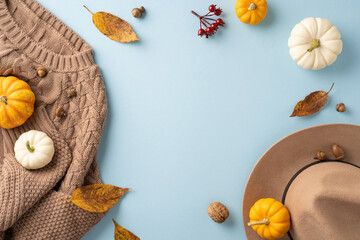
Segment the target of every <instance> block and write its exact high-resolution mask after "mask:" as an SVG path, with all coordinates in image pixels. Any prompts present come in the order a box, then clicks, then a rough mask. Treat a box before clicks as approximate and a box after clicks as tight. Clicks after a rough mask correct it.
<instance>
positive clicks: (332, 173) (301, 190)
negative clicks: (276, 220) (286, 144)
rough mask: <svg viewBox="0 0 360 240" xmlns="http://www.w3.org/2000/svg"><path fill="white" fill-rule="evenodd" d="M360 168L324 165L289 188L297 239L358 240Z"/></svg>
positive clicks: (293, 232) (302, 175)
mask: <svg viewBox="0 0 360 240" xmlns="http://www.w3.org/2000/svg"><path fill="white" fill-rule="evenodd" d="M359 184H360V169H359V168H357V167H355V166H352V165H350V164H346V163H344V162H324V163H319V164H316V165H313V166H311V167H309V168H308V169H306V170H304V171H303V172H302V173H300V174H299V175H298V176H297V177H296V178H295V180H294V181H293V182H292V184H291V185H290V187H289V190H288V192H287V195H286V199H285V206H286V207H287V208H288V209H289V212H290V215H291V222H292V224H291V228H290V233H291V235H292V236H293V238H294V239H297V240H309V239H317V240H321V239H327V240H328V239H357V238H358V237H359V236H360V228H359V216H360V188H359Z"/></svg>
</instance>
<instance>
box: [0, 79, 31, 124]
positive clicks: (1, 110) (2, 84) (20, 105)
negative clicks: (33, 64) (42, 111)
mask: <svg viewBox="0 0 360 240" xmlns="http://www.w3.org/2000/svg"><path fill="white" fill-rule="evenodd" d="M34 103H35V94H34V93H33V92H32V91H31V88H30V86H29V85H28V84H27V83H26V82H24V81H22V80H20V79H18V78H17V77H14V76H9V77H0V127H2V128H6V129H11V128H15V127H18V126H20V125H22V124H24V123H25V122H26V120H27V119H28V118H29V117H30V116H31V115H32V114H33V112H34Z"/></svg>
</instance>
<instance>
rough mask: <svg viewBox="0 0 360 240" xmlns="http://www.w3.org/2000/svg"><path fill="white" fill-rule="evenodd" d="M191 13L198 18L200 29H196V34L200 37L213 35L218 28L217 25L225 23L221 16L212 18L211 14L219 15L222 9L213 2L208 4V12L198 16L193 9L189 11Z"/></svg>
mask: <svg viewBox="0 0 360 240" xmlns="http://www.w3.org/2000/svg"><path fill="white" fill-rule="evenodd" d="M191 13H192V14H194V15H195V16H197V17H198V18H199V19H200V29H199V31H198V35H199V36H200V37H202V36H206V38H208V37H210V36H212V35H214V34H215V33H216V31H217V30H218V29H219V26H224V24H225V23H224V21H223V20H222V19H221V18H218V19H214V18H212V16H220V15H221V13H222V10H221V9H220V8H217V7H216V5H214V4H212V5H210V6H209V12H208V13H207V14H205V15H203V16H200V15H199V14H197V13H196V12H194V11H191ZM211 21H212V22H211ZM203 27H204V28H203Z"/></svg>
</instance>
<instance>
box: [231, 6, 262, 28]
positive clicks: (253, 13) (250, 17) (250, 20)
mask: <svg viewBox="0 0 360 240" xmlns="http://www.w3.org/2000/svg"><path fill="white" fill-rule="evenodd" d="M235 11H236V15H237V16H238V18H239V19H240V21H242V22H243V23H246V24H251V25H256V24H258V23H259V22H261V21H262V20H264V18H265V16H266V13H267V2H266V0H237V2H236V4H235Z"/></svg>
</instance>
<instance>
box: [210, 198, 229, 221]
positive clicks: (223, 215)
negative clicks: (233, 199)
mask: <svg viewBox="0 0 360 240" xmlns="http://www.w3.org/2000/svg"><path fill="white" fill-rule="evenodd" d="M207 211H208V214H209V216H210V217H211V219H212V220H214V222H217V223H223V222H225V220H226V219H227V218H228V217H229V210H228V209H227V208H226V207H225V205H223V204H222V203H220V202H214V203H211V204H210V206H209V207H208V210H207Z"/></svg>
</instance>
